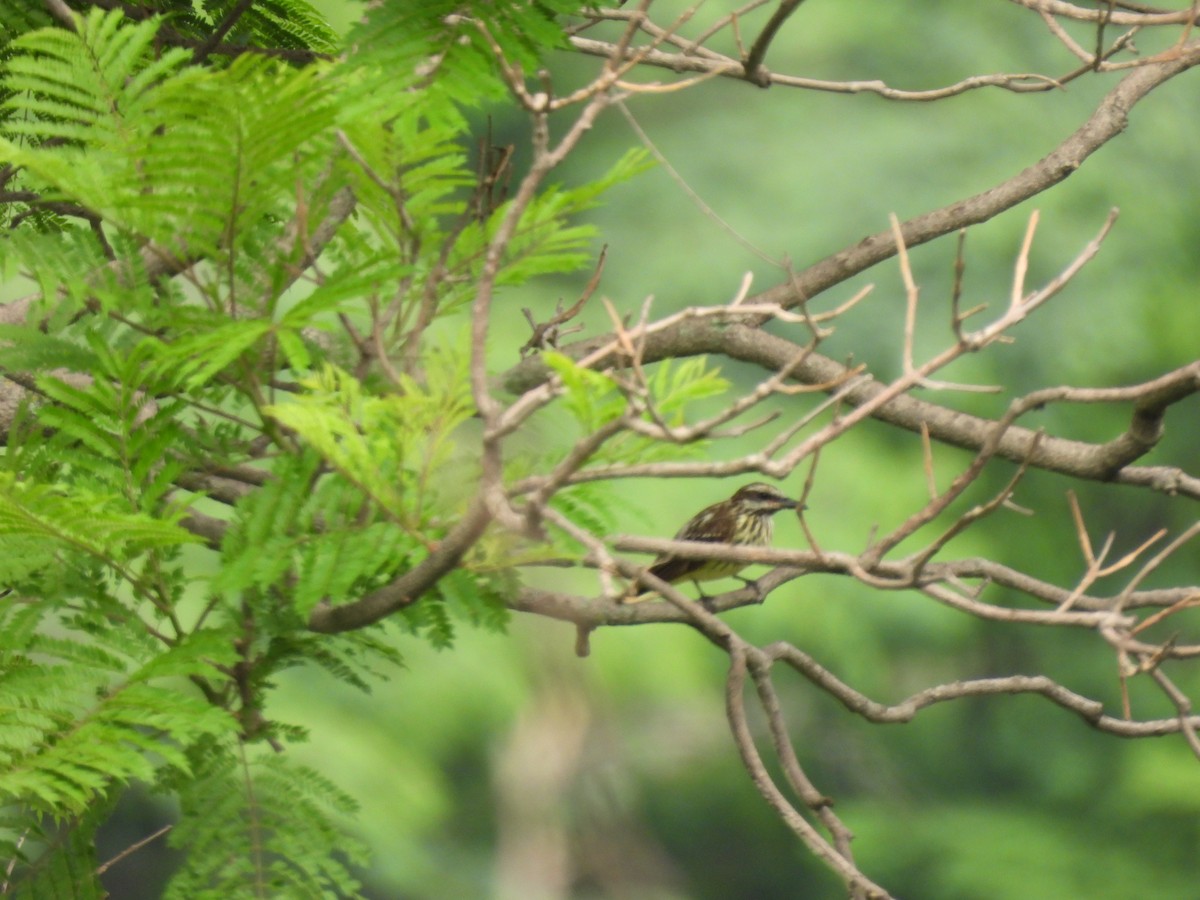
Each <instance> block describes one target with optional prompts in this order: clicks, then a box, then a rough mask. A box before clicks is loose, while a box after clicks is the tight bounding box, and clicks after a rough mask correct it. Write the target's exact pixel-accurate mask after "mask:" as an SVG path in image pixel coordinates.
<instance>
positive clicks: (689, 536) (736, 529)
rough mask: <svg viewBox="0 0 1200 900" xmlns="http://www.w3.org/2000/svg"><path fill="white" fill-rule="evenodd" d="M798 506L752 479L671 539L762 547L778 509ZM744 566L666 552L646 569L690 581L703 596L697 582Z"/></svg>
mask: <svg viewBox="0 0 1200 900" xmlns="http://www.w3.org/2000/svg"><path fill="white" fill-rule="evenodd" d="M798 506H800V504H799V503H798V502H797V501H795V500H792V499H790V498H788V497H785V496H784V495H783V494H782V493H780V491H779V489H778V488H776V487H773V486H772V485H769V484H764V483H762V482H758V481H756V482H754V483H753V484H747V485H745V486H743V487H740V488H738V489H737V491H736V492H735V493H734V495H733V496H732V497H730V498H729V499H728V500H722V501H721V502H720V503H714V504H713V505H712V506H709V507H707V508H706V509H702V510H701V511H700V512H698V513H696V515H694V516H693V517H692V518H691V519H689V520H688V522H687V524H685V525H684V526H683V527H682V528H681V529H679V532H678V533H677V534H676V535H675V540H677V541H707V542H710V543H714V544H735V545H739V546H743V547H747V546H749V547H766V546H767V545H769V544H770V543H771V534H772V531H773V528H772V523H771V517H772V516H773V515H775V513H777V512H779V511H780V510H784V509H796V508H797V507H798ZM747 565H749V563H744V562H735V561H733V560H727V559H681V558H679V557H677V556H672V555H671V554H669V553H666V554H663V555H661V556H659V557H658V559H656V560H655V561H654V563H653V564H652V565H651V566H650V568H649V569H648V571H649V573H650V574H651V575H656V576H657V577H659V578H661V579H662V580H663V581H667V582H670V583H671V584H678V583H679V582H681V581H691V582H693V583H695V585H696V587H697V589H699V590H700V595H701V596H702V597H703V596H705V594H704V590H703V589H702V588H700V582H701V581H712V580H714V579H717V578H729V577H732V576H735V575H737V573H738V572H740V571H741V570H742V569H744V568H745V567H746V566H747Z"/></svg>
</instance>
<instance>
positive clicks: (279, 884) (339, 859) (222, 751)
mask: <svg viewBox="0 0 1200 900" xmlns="http://www.w3.org/2000/svg"><path fill="white" fill-rule="evenodd" d="M194 756H195V762H194V776H193V777H191V778H189V779H187V780H185V781H182V782H181V786H180V788H179V796H180V805H181V810H180V811H181V821H180V824H179V825H178V826H176V828H175V829H174V830H173V831H172V833H171V843H172V844H173V845H174V846H177V847H180V848H186V849H187V850H188V854H187V857H186V862H185V863H184V866H183V868H182V870H181V871H180V872H178V873H177V874H176V876H175V877H174V878H173V879H172V881H171V886H170V890H169V891H168V893H167V897H178V898H183V900H194V898H195V900H200V898H223V897H229V896H235V897H262V898H274V897H312V896H342V897H345V896H353V895H354V894H355V893H356V891H357V889H358V883H357V881H356V880H355V879H354V877H353V876H352V875H351V874H350V873H349V871H348V869H347V864H358V865H361V864H362V863H363V862H364V859H363V855H362V851H361V848H360V846H359V844H358V843H357V842H356V841H355V840H353V839H352V838H349V837H347V835H346V832H347V831H348V828H347V827H346V824H347V823H346V820H347V818H348V817H349V816H350V815H352V814H353V813H354V811H355V804H354V801H353V800H351V799H350V798H349V797H347V796H346V795H345V794H343V793H342V792H341V791H339V790H338V789H337V788H336V787H334V785H333V784H332V783H331V782H329V781H328V780H327V779H325V778H324V777H322V776H321V775H320V774H319V773H317V772H314V771H313V770H311V769H308V768H306V767H303V766H298V765H296V764H294V763H292V762H291V761H290V760H288V759H287V758H286V757H284V756H280V755H277V754H273V753H271V752H270V751H269V750H266V751H251V750H248V749H247V748H245V747H241V746H225V745H223V744H219V743H216V742H211V743H208V744H206V745H203V746H201V747H200V748H198V750H197V752H196V753H195V754H194ZM338 825H341V826H342V827H340V828H339V827H337V826H338ZM231 847H236V848H237V852H229V849H228V848H231Z"/></svg>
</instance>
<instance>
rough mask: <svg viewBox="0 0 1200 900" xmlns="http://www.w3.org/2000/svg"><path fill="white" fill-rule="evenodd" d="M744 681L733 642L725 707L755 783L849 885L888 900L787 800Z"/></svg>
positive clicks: (741, 656) (739, 649)
mask: <svg viewBox="0 0 1200 900" xmlns="http://www.w3.org/2000/svg"><path fill="white" fill-rule="evenodd" d="M745 683H746V649H745V647H743V646H741V645H740V644H739V645H734V646H731V647H730V648H729V674H728V676H727V678H726V681H725V709H726V714H727V715H728V717H729V727H730V730H731V731H732V732H733V739H734V743H735V744H736V745H737V748H738V753H739V754H740V755H741V757H742V764H743V765H744V766H745V768H746V771H747V772H748V773H749V774H750V779H751V781H753V782H754V786H755V787H756V788H757V789H758V792H759V793H760V794H762V796H763V799H765V800H766V801H767V803H769V804H770V806H771V808H772V809H774V810H775V812H776V813H777V814H778V815H779V817H780V818H781V819H782V820H783V822H784V824H785V825H787V826H788V827H789V828H791V829H792V831H793V832H795V833H796V835H797V836H798V837H799V838H800V839H801V840H802V841H803V842H804V844H805V846H806V847H808V849H809V850H810V851H811V852H812V853H813V854H814V855H815V856H816V857H818V858H819V859H821V860H822V861H823V862H824V863H825V864H826V865H827V866H829V867H830V868H831V869H833V870H834V871H835V872H837V874H838V875H840V876H841V877H842V879H843V880H844V881H845V882H846V884H847V886H850V887H852V888H860V889H865V890H866V891H867V894H866V896H867V897H870V898H877V900H887V898H890V897H891V895H890V894H889V893H888V892H887V891H885V890H884V889H883V888H882V887H880V886H879V885H877V884H875V883H874V882H873V881H871V880H870V879H869V878H867V877H866V876H865V875H864V874H863V873H862V872H860V871H859V870H858V868H857V867H855V865H854V864H853V863H852V862H850V861H849V860H848V859H846V858H845V857H844V856H842V854H841V853H839V852H838V851H837V850H836V849H835V848H834V847H833V846H831V845H830V844H829V843H828V842H827V841H826V840H825V839H824V838H823V837H822V836H821V835H820V834H819V833H818V832H817V830H816V829H815V828H814V827H813V826H812V825H811V824H809V822H808V820H807V819H805V818H804V816H802V815H800V813H799V812H798V811H797V810H796V808H795V807H794V806H792V804H791V803H789V802H788V799H787V798H786V797H785V796H784V795H783V792H782V791H780V790H779V788H778V787H777V786H776V784H775V782H774V781H773V780H772V778H771V775H770V773H769V772H768V771H767V768H766V766H765V765H764V764H763V760H762V757H761V756H760V755H759V752H758V748H757V747H756V746H755V744H754V738H753V736H752V735H751V734H750V726H749V723H748V722H747V721H746V709H745V701H744V699H743V696H742V694H743V691H744V689H745Z"/></svg>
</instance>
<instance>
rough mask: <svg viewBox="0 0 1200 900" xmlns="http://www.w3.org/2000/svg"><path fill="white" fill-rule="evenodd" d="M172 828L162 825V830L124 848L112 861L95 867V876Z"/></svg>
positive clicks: (170, 825) (168, 825)
mask: <svg viewBox="0 0 1200 900" xmlns="http://www.w3.org/2000/svg"><path fill="white" fill-rule="evenodd" d="M174 827H175V826H174V825H173V824H167V825H164V826H163V827H162V828H160V829H158V831H156V832H154V833H153V834H151V835H148V836H146V837H144V838H142V839H141V840H140V841H135V842H134V843H132V844H130V845H129V846H128V847H126V848H125V849H124V850H122V851H121V852H120V853H118V854H117V855H116V856H114V857H113V858H112V859H110V860H108V861H107V862H105V863H102V864H101V865H99V866H97V867H96V872H95V874H96V875H98V876H99V875H103V874H104V873H105V872H107V871H108V870H109V869H111V868H112V867H113V866H115V865H116V864H117V863H119V862H120V861H121V860H123V859H124V858H125V857H127V856H129V855H130V854H132V853H136V852H137V851H138V850H141V849H142V848H143V847H145V846H146V845H147V844H149V843H150V842H151V841H156V840H158V839H159V838H160V837H162V836H163V835H164V834H166V833H167V832H168V831H170V830H171V829H172V828H174Z"/></svg>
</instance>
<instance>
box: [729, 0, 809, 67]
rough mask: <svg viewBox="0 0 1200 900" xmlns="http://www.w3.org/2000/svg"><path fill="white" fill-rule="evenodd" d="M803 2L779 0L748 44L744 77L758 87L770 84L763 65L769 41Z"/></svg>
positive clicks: (801, 0)
mask: <svg viewBox="0 0 1200 900" xmlns="http://www.w3.org/2000/svg"><path fill="white" fill-rule="evenodd" d="M803 2H804V0H779V6H778V7H776V9H775V12H773V13H772V14H771V18H770V19H768V20H767V24H766V25H764V26H763V30H762V31H761V32H759V35H758V37H757V38H755V40H754V43H753V44H751V45H750V52H749V53H747V54H746V60H745V63H744V67H745V70H746V78H747V79H748V80H750V81H752V82H754V83H755V84H757V85H758V86H759V87H770V85H771V75H770V73H769V72H767V70H766V69H765V68H764V67H763V60H764V59H766V58H767V49H768V48H769V47H770V46H771V41H773V40H774V39H775V35H776V34H778V33H779V29H780V28H782V27H783V23H784V22H786V21H787V20H788V17H789V16H790V15H791V14H792V13H794V12H795V11H796V8H797V7H798V6H799V5H800V4H801V3H803Z"/></svg>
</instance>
